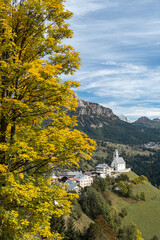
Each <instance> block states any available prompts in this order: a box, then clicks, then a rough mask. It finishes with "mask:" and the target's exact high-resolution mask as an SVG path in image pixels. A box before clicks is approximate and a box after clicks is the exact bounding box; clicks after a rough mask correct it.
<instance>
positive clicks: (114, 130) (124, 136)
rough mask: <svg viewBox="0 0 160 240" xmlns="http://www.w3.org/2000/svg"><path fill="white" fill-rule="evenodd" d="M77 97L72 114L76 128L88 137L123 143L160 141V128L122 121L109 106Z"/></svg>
mask: <svg viewBox="0 0 160 240" xmlns="http://www.w3.org/2000/svg"><path fill="white" fill-rule="evenodd" d="M77 99H78V107H77V108H76V111H75V112H72V115H75V116H76V117H77V120H78V126H77V128H78V129H79V130H80V131H83V132H85V133H86V134H87V135H88V136H89V137H91V138H93V139H95V140H96V139H97V140H104V141H111V142H115V143H124V144H143V143H148V142H150V141H160V129H158V131H157V129H153V128H152V129H151V128H148V127H146V126H144V125H141V124H140V125H139V124H135V122H134V123H128V122H125V121H122V120H121V119H120V118H119V117H118V116H116V115H115V114H114V113H113V111H112V110H111V109H110V108H106V107H104V106H102V105H100V104H98V103H92V102H87V101H84V100H82V99H80V98H79V97H78V98H77ZM158 123H160V122H158Z"/></svg>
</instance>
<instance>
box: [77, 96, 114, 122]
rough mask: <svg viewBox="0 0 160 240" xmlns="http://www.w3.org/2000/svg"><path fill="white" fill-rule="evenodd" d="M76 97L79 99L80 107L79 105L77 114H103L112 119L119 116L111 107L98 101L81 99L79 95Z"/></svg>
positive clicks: (98, 115)
mask: <svg viewBox="0 0 160 240" xmlns="http://www.w3.org/2000/svg"><path fill="white" fill-rule="evenodd" d="M76 98H77V99H78V107H77V111H76V112H77V114H76V115H77V116H83V115H87V116H90V117H91V116H93V117H94V116H97V117H100V116H103V117H107V118H110V119H113V120H115V119H118V117H117V116H116V115H115V114H113V112H112V110H111V109H110V108H106V107H103V106H101V105H99V104H97V103H92V102H86V101H84V100H82V99H80V98H79V97H78V96H77V95H76Z"/></svg>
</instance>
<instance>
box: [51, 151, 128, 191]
mask: <svg viewBox="0 0 160 240" xmlns="http://www.w3.org/2000/svg"><path fill="white" fill-rule="evenodd" d="M129 171H131V168H126V162H125V160H124V159H123V158H122V157H119V154H118V150H115V151H114V153H113V161H112V163H111V166H108V165H107V164H106V163H104V164H98V165H97V166H96V169H95V171H90V172H84V173H82V171H79V172H78V171H77V172H76V171H73V172H70V171H64V172H62V173H61V175H60V176H59V177H57V176H56V175H55V174H53V176H52V177H53V181H59V182H63V183H66V184H67V191H75V192H76V193H79V192H80V190H81V189H83V188H84V187H87V186H91V185H92V183H93V180H94V179H95V178H97V177H101V178H106V176H107V175H108V176H110V177H114V178H116V177H118V176H119V175H120V174H121V173H125V172H129Z"/></svg>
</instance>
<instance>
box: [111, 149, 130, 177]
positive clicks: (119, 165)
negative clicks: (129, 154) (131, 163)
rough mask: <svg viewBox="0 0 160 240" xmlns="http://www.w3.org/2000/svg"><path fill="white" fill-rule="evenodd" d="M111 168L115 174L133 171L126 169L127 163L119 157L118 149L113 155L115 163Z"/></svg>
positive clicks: (113, 162)
mask: <svg viewBox="0 0 160 240" xmlns="http://www.w3.org/2000/svg"><path fill="white" fill-rule="evenodd" d="M111 167H112V168H113V169H114V171H115V172H129V171H130V170H131V169H130V168H126V162H125V161H124V159H123V158H122V157H119V154H118V150H117V149H116V150H115V151H114V153H113V161H112V163H111Z"/></svg>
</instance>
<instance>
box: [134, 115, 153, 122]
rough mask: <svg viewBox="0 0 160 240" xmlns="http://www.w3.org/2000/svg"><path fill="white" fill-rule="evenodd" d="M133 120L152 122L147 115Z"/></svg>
mask: <svg viewBox="0 0 160 240" xmlns="http://www.w3.org/2000/svg"><path fill="white" fill-rule="evenodd" d="M135 122H136V123H150V122H152V120H151V119H149V118H148V117H145V116H143V117H140V118H138V120H137V121H135Z"/></svg>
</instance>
